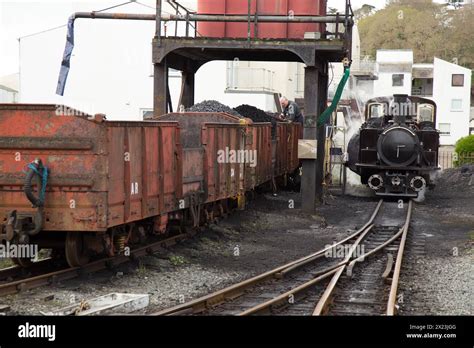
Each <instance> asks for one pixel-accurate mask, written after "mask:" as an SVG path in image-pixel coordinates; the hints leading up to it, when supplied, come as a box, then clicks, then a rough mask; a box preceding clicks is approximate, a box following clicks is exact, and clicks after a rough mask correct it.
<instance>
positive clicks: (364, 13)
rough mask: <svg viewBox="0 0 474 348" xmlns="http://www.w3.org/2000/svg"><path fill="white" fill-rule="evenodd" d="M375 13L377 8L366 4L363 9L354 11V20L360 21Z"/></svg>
mask: <svg viewBox="0 0 474 348" xmlns="http://www.w3.org/2000/svg"><path fill="white" fill-rule="evenodd" d="M374 13H375V6H372V5H367V4H364V5H362V7H361V8H359V9H357V10H355V11H354V18H355V20H356V21H360V20H361V19H364V18H366V17H368V16H370V15H372V14H374Z"/></svg>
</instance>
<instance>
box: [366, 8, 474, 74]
mask: <svg viewBox="0 0 474 348" xmlns="http://www.w3.org/2000/svg"><path fill="white" fill-rule="evenodd" d="M472 18H474V8H473V7H472V6H465V7H463V8H462V9H460V10H457V11H451V10H449V9H448V8H447V7H446V6H445V5H440V4H435V3H433V1H432V0H390V1H389V2H388V4H387V6H386V7H385V8H384V9H382V10H379V11H377V12H376V13H375V14H372V15H369V16H368V17H366V18H363V19H361V20H360V21H359V23H358V25H359V31H360V36H361V51H362V52H361V53H362V54H365V55H371V56H374V55H375V52H376V50H377V49H381V48H386V49H413V52H414V55H415V61H417V62H420V63H431V62H432V61H433V57H438V58H441V59H444V60H447V61H453V60H454V58H456V59H457V61H458V64H460V65H463V66H467V67H470V68H471V69H472V68H474V40H473V39H472V38H473V37H474V21H473V20H472Z"/></svg>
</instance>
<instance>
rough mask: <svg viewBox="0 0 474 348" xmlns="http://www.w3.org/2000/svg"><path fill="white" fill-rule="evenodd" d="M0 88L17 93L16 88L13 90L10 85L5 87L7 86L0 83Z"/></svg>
mask: <svg viewBox="0 0 474 348" xmlns="http://www.w3.org/2000/svg"><path fill="white" fill-rule="evenodd" d="M0 89H2V90H4V91H7V92H11V93H18V91H17V90H15V89H13V88H10V87H7V86H4V85H0Z"/></svg>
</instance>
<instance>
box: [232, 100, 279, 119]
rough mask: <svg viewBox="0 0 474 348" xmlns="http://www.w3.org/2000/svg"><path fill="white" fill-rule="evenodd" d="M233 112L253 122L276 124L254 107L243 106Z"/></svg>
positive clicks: (267, 115)
mask: <svg viewBox="0 0 474 348" xmlns="http://www.w3.org/2000/svg"><path fill="white" fill-rule="evenodd" d="M234 110H235V111H237V112H238V113H239V114H241V115H242V116H244V117H248V118H250V119H251V120H252V121H254V122H271V123H276V120H275V118H273V117H272V116H270V115H269V114H267V113H266V112H265V111H263V110H260V109H259V108H256V107H255V106H251V105H247V104H244V105H240V106H237V107H236V108H235V109H234Z"/></svg>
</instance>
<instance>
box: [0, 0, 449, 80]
mask: <svg viewBox="0 0 474 348" xmlns="http://www.w3.org/2000/svg"><path fill="white" fill-rule="evenodd" d="M440 1H441V0H440ZM123 2H125V0H112V1H111V0H94V1H93V0H80V1H64V0H39V1H28V0H15V1H11V0H0V76H3V75H7V74H12V73H16V72H18V65H19V64H18V61H19V59H18V57H19V45H18V38H19V37H24V36H27V35H31V34H35V33H38V32H41V31H43V30H48V29H51V28H54V27H57V26H61V25H64V24H65V23H66V22H67V18H68V17H69V15H70V14H71V13H73V12H75V11H93V10H99V9H103V8H107V7H110V6H113V5H117V4H120V3H123ZM140 2H141V3H143V4H146V5H148V6H154V4H155V0H140ZM180 2H181V3H182V4H183V5H188V6H189V5H191V4H194V3H195V1H193V0H181V1H180ZM385 2H386V1H385V0H352V6H353V8H354V9H357V8H359V7H360V6H362V5H363V4H371V5H373V6H376V7H377V8H382V7H384V6H385ZM344 4H345V0H328V7H336V8H339V9H340V10H341V11H342V10H343V8H344ZM117 12H131V13H152V12H153V10H152V9H150V8H147V7H145V6H139V5H136V4H131V5H127V6H125V7H121V8H119V9H117ZM56 30H62V31H64V28H60V29H56ZM25 39H27V38H25ZM150 39H151V38H150Z"/></svg>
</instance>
